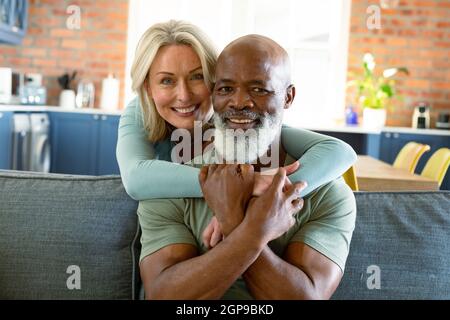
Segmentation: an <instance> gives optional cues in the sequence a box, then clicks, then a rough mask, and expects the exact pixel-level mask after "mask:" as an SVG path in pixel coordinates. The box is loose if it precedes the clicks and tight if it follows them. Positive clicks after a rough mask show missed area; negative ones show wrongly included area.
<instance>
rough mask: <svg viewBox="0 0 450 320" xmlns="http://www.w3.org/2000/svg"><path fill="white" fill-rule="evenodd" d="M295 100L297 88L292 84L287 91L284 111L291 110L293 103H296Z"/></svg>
mask: <svg viewBox="0 0 450 320" xmlns="http://www.w3.org/2000/svg"><path fill="white" fill-rule="evenodd" d="M294 98H295V87H294V85H293V84H291V85H290V86H289V87H288V88H287V89H286V97H285V101H284V109H289V107H290V106H291V105H292V102H294Z"/></svg>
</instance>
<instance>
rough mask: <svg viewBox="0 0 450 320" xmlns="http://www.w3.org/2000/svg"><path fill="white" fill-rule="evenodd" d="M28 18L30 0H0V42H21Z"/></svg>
mask: <svg viewBox="0 0 450 320" xmlns="http://www.w3.org/2000/svg"><path fill="white" fill-rule="evenodd" d="M27 18H28V0H0V43H7V44H20V43H21V42H22V39H23V37H24V36H25V32H26V29H27Z"/></svg>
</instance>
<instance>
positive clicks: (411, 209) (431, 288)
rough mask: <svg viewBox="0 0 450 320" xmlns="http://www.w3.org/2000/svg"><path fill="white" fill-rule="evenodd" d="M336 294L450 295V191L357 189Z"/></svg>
mask: <svg viewBox="0 0 450 320" xmlns="http://www.w3.org/2000/svg"><path fill="white" fill-rule="evenodd" d="M355 196H356V203H357V210H358V212H357V216H356V227H355V231H354V233H353V239H352V242H351V245H350V254H349V257H348V259H347V266H346V270H345V274H344V277H343V279H342V282H341V284H340V286H339V288H338V290H337V291H336V292H335V294H334V296H333V299H450V192H448V191H441V192H373V193H362V192H359V193H358V192H357V193H356V194H355Z"/></svg>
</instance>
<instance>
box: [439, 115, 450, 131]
mask: <svg viewBox="0 0 450 320" xmlns="http://www.w3.org/2000/svg"><path fill="white" fill-rule="evenodd" d="M436 129H444V130H450V113H445V112H442V113H439V116H438V119H437V121H436Z"/></svg>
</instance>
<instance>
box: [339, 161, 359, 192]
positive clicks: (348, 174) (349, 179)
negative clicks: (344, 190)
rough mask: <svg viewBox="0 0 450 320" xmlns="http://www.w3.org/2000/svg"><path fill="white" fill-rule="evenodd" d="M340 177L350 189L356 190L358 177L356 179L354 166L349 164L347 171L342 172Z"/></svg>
mask: <svg viewBox="0 0 450 320" xmlns="http://www.w3.org/2000/svg"><path fill="white" fill-rule="evenodd" d="M342 177H343V178H344V180H345V183H346V184H347V185H348V186H349V187H350V189H352V190H353V191H358V190H359V188H358V179H356V174H355V167H353V166H351V167H350V168H349V169H348V170H347V171H345V172H344V174H343V175H342Z"/></svg>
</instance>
